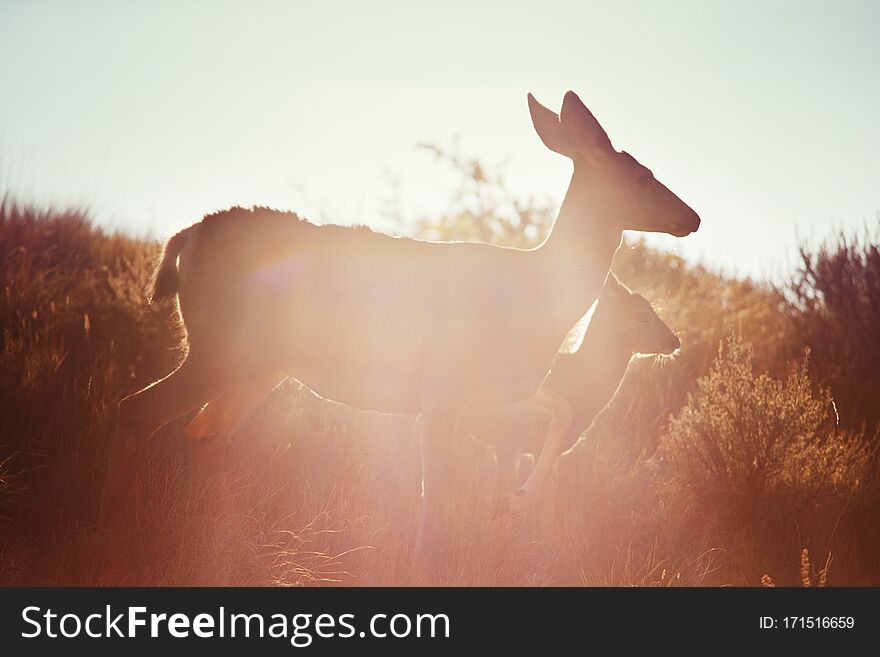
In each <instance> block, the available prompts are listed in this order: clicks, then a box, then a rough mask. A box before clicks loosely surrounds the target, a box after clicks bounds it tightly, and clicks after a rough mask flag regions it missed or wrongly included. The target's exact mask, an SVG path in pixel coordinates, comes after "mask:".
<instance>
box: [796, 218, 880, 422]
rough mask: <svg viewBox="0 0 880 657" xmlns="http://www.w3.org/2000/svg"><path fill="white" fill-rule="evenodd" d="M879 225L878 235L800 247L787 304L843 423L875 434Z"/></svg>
mask: <svg viewBox="0 0 880 657" xmlns="http://www.w3.org/2000/svg"><path fill="white" fill-rule="evenodd" d="M878 236H880V225H878V227H877V228H876V229H875V234H874V235H871V234H870V232H866V233H865V234H863V235H862V236H856V237H847V236H846V235H844V234H840V235H839V236H838V237H837V239H836V240H833V241H830V242H828V243H826V244H823V245H822V246H820V247H819V248H818V249H817V250H816V251H814V252H813V251H810V250H808V249H806V248H802V249H801V254H800V255H801V265H800V268H799V269H798V272H797V274H796V275H795V277H794V278H793V280H792V281H791V283H790V284H789V285H788V288H787V290H786V291H787V304H786V309H787V311H788V313H789V314H790V316H791V318H792V320H793V321H794V323H795V325H796V327H797V335H798V336H800V339H801V342H802V344H804V345H806V346H809V347H810V349H811V350H812V354H813V365H814V367H815V368H816V371H818V372H820V373H821V376H822V378H823V380H824V381H827V383H828V385H829V386H830V388H831V390H832V392H833V393H834V398H835V400H836V402H837V404H838V409H839V411H840V419H841V424H843V426H847V427H854V428H858V427H860V426H861V425H862V424H863V423H864V424H865V425H866V428H867V429H868V433H869V434H871V433H872V432H873V430H874V429H875V428H877V427H878V425H880V404H878V403H877V399H878V398H880V379H878V377H877V372H878V371H880V339H878V338H880V304H878V303H877V300H878V299H880V245H878V243H877V237H878Z"/></svg>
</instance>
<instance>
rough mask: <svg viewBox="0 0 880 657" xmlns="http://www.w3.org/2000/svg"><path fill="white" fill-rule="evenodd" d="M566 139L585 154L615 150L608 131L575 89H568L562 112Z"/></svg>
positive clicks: (563, 100) (561, 117) (561, 116)
mask: <svg viewBox="0 0 880 657" xmlns="http://www.w3.org/2000/svg"><path fill="white" fill-rule="evenodd" d="M560 119H561V124H562V131H563V133H564V135H565V140H566V141H567V142H568V143H570V144H571V145H572V146H573V147H574V148H576V149H577V150H579V151H581V152H582V153H585V154H591V153H597V152H599V153H608V152H614V147H613V146H612V145H611V140H610V139H608V133H606V132H605V130H604V129H603V128H602V126H601V125H599V122H598V121H597V120H596V117H595V116H593V113H592V112H590V110H588V109H587V106H586V105H584V104H583V102H581V99H580V98H578V95H577V94H576V93H575V92H573V91H566V92H565V98H563V99H562V111H561V112H560Z"/></svg>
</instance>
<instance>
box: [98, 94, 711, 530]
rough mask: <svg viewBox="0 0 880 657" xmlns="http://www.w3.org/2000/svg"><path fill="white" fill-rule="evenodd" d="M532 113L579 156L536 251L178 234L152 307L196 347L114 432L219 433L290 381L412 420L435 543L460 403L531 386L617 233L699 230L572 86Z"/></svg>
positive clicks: (336, 234) (311, 230) (324, 230)
mask: <svg viewBox="0 0 880 657" xmlns="http://www.w3.org/2000/svg"><path fill="white" fill-rule="evenodd" d="M529 108H530V111H531V114H532V120H533V123H534V125H535V128H536V130H537V132H538V134H539V136H540V137H541V139H542V140H543V141H544V143H545V144H546V145H547V146H548V147H549V148H550V149H551V150H554V151H556V152H559V153H562V154H564V155H566V156H567V157H569V158H570V159H571V160H572V162H573V163H574V173H573V175H572V180H571V184H570V186H569V189H568V192H567V193H566V196H565V200H564V202H563V204H562V207H561V209H560V213H559V217H558V218H557V221H556V224H555V225H554V229H553V231H552V233H551V235H550V236H549V237H548V239H547V240H546V241H545V242H544V244H542V245H541V246H540V247H538V248H536V249H533V250H528V251H525V250H517V249H508V248H501V247H496V246H490V245H486V244H476V243H432V242H424V241H419V240H412V239H406V238H393V237H390V236H386V235H381V234H377V233H374V232H372V231H369V230H367V229H363V228H350V227H340V226H316V225H314V224H310V223H308V222H306V221H304V220H300V219H299V218H297V217H296V216H295V215H292V214H285V213H281V212H275V211H271V210H261V209H258V210H254V211H247V210H242V209H232V210H230V211H227V212H221V213H218V214H215V215H211V216H208V217H206V218H205V219H203V220H202V221H201V222H199V223H198V224H195V225H194V226H191V227H190V228H188V229H186V230H184V231H182V232H181V233H179V234H178V235H176V236H174V237H173V238H172V239H171V240H169V242H168V244H167V245H166V249H165V254H164V257H163V260H162V263H161V265H160V267H159V269H158V270H157V277H156V285H155V293H154V299H155V300H157V301H158V300H162V299H163V298H170V297H173V296H174V295H175V294H177V298H178V303H179V308H180V313H181V317H182V319H183V322H184V324H185V327H186V330H187V342H188V346H189V351H188V353H187V356H186V359H185V360H184V362H183V363H182V364H181V365H180V367H179V368H178V369H177V370H175V371H174V372H172V373H171V374H170V375H168V376H167V377H165V378H164V379H162V380H160V381H157V382H156V383H154V384H152V385H151V386H148V387H146V388H144V389H143V390H141V391H139V392H137V393H135V394H134V395H131V396H129V397H128V398H126V399H124V400H123V401H122V403H121V405H120V435H121V436H126V437H128V439H129V440H132V439H134V440H135V441H137V440H138V439H140V440H143V439H145V438H147V437H148V436H149V435H150V434H152V433H153V432H155V430H156V429H158V428H159V427H160V426H161V425H163V424H165V423H166V422H168V421H169V420H171V419H173V418H174V417H177V416H179V415H182V414H183V413H186V412H187V411H190V410H194V409H197V408H199V407H201V406H203V405H205V404H207V405H206V406H205V407H204V408H203V410H202V411H201V413H200V414H199V415H198V416H197V417H196V419H195V420H194V421H193V422H192V423H191V425H190V427H188V433H189V434H190V435H193V436H199V435H204V434H205V433H209V432H211V431H217V429H218V426H217V424H218V421H217V418H220V419H221V420H222V421H223V423H225V426H223V427H221V430H222V431H223V432H226V433H228V432H230V431H232V430H234V428H235V426H237V424H239V423H240V422H241V421H243V420H244V419H245V418H246V417H247V416H248V415H249V414H250V412H251V411H252V410H253V408H254V407H255V405H256V404H258V403H259V401H260V399H261V398H262V397H265V395H267V394H268V393H269V392H270V391H271V389H272V388H273V387H274V385H276V384H277V383H278V382H279V381H280V380H281V379H283V378H284V377H285V376H292V377H294V378H296V379H298V380H299V381H300V382H301V383H303V384H305V385H306V386H308V387H309V388H311V389H312V390H314V391H315V392H316V393H318V394H319V395H321V396H324V397H326V398H328V399H332V400H333V401H337V402H341V403H344V404H349V405H351V406H355V407H360V408H365V409H370V410H376V411H384V412H394V413H407V414H420V415H421V416H422V446H423V480H424V494H423V513H422V524H421V528H420V534H419V535H420V544H421V545H425V544H428V545H430V544H432V543H434V542H435V541H437V540H439V539H441V538H442V530H441V529H440V527H441V523H439V522H438V518H439V517H440V515H441V508H442V499H443V497H444V494H443V490H442V489H443V487H444V483H445V481H446V480H447V477H446V474H445V473H446V472H447V469H448V466H449V460H450V454H449V453H448V445H449V443H450V442H451V438H452V434H453V432H454V430H455V426H456V424H457V422H458V418H459V415H460V414H461V412H462V410H463V409H465V408H469V407H476V406H481V405H490V404H503V403H507V402H513V401H516V400H520V399H525V398H528V397H529V396H530V395H533V394H534V393H535V392H536V391H537V390H538V388H539V386H540V384H541V382H542V381H543V379H544V377H545V376H546V374H547V371H548V370H549V369H550V365H551V364H552V362H553V359H554V358H555V356H556V353H557V350H558V349H559V346H560V345H561V343H562V341H563V339H564V338H565V335H566V333H567V332H568V330H569V329H570V327H571V326H572V325H573V324H574V323H575V322H576V321H577V320H578V319H579V318H580V317H581V316H582V315H583V314H584V313H585V312H586V311H587V309H588V308H589V307H590V305H591V304H592V303H593V301H594V300H595V298H596V296H597V294H598V293H599V291H600V289H601V287H602V284H603V281H604V279H605V276H606V274H607V271H608V268H609V266H610V264H611V259H612V257H613V255H614V251H615V250H616V248H617V247H618V245H619V243H620V240H621V236H622V231H623V230H624V229H627V228H628V229H634V230H658V231H664V232H670V233H672V234H675V235H686V234H688V233H690V232H693V231H694V230H696V229H697V227H698V225H699V217H698V216H697V215H696V213H695V212H694V211H693V210H691V209H690V208H689V207H688V206H687V205H685V204H684V203H683V202H682V201H681V200H680V199H678V197H676V196H675V195H674V194H673V193H672V192H670V191H669V190H668V189H666V188H665V187H663V185H661V184H660V183H659V182H657V181H656V180H655V179H654V178H653V176H652V175H651V173H650V171H648V170H647V169H646V168H645V167H643V166H642V165H640V164H638V163H637V162H636V161H635V160H634V159H633V158H632V157H631V156H629V155H627V154H625V153H618V152H617V151H615V150H614V149H613V147H612V146H611V143H610V141H609V140H608V137H607V135H606V134H605V132H604V130H602V128H601V126H600V125H599V124H598V122H597V121H596V120H595V118H594V117H593V115H592V114H591V113H590V112H589V110H588V109H587V108H586V107H585V106H584V105H583V103H581V101H580V99H579V98H577V96H576V95H575V94H574V93H572V92H569V93H568V94H566V96H565V99H564V102H563V107H562V112H561V114H560V115H557V114H556V113H554V112H552V111H551V110H549V109H547V108H545V107H543V106H542V105H540V104H539V103H537V101H535V100H534V98H533V97H531V95H530V96H529ZM178 259H179V263H178ZM134 444H135V445H136V444H137V442H135V443H134ZM123 452H127V456H125V457H119V458H117V459H116V460H115V462H114V463H111V466H110V478H111V480H115V484H114V482H113V481H109V482H108V486H106V487H105V499H106V498H108V497H109V498H110V499H114V496H118V495H119V490H120V488H121V485H122V484H124V483H125V481H126V480H127V477H128V476H129V471H130V470H131V465H132V460H133V458H134V457H135V456H136V453H135V452H134V450H131V449H129V448H126V447H125V446H123ZM114 489H115V491H114ZM108 490H109V491H111V492H109V493H108Z"/></svg>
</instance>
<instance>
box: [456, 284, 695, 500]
mask: <svg viewBox="0 0 880 657" xmlns="http://www.w3.org/2000/svg"><path fill="white" fill-rule="evenodd" d="M679 346H681V343H680V342H679V339H678V337H677V336H676V335H675V333H674V332H673V331H672V329H670V328H669V327H668V326H667V325H666V324H665V323H664V322H663V320H662V319H660V317H658V316H657V313H655V312H654V309H653V308H652V307H651V304H650V303H649V302H648V300H647V299H645V298H644V297H643V296H642V295H640V294H638V293H637V292H632V291H631V290H629V288H627V287H626V286H625V285H623V284H622V283H620V281H618V280H617V277H616V276H615V275H614V274H613V273H612V272H608V278H607V279H606V280H605V286H604V287H603V288H602V292H601V293H600V294H599V301H598V303H597V304H596V308H595V310H594V311H593V316H592V317H591V319H590V323H589V324H588V325H587V329H586V332H585V334H584V339H583V342H582V343H581V347H580V348H579V349H578V350H577V351H576V352H574V353H571V354H568V353H562V354H559V356H558V357H557V358H556V362H555V363H553V368H552V369H551V370H550V374H549V375H548V376H547V378H546V379H545V380H544V383H543V384H542V385H541V388H540V390H539V391H538V393H536V395H535V396H534V397H531V398H530V399H527V400H524V401H521V402H516V403H514V404H507V405H504V406H494V407H491V408H481V409H473V410H469V411H466V412H465V413H464V414H463V416H462V418H461V420H460V422H459V426H458V430H459V432H462V433H469V434H470V435H472V436H473V437H475V438H477V439H478V440H480V441H482V442H485V443H487V444H489V445H491V446H492V447H493V448H494V450H495V455H496V459H497V464H498V481H497V486H498V494H499V495H498V497H499V498H502V497H503V496H504V495H506V494H508V493H510V492H511V491H512V490H513V489H514V488H515V484H514V482H515V480H516V461H517V459H518V457H519V455H520V454H521V453H531V454H533V455H536V456H538V459H537V462H536V464H535V467H534V469H533V470H532V472H531V474H530V475H529V478H528V480H527V481H526V482H525V484H524V485H523V486H522V487H521V488H519V489H517V490H516V494H515V495H514V496H512V497H509V498H507V500H508V502H509V504H510V506H511V510H513V511H519V510H521V509H523V508H524V507H525V506H526V505H527V504H530V503H533V502H535V501H537V500H538V499H540V497H541V495H542V493H543V491H544V486H545V481H546V479H547V477H548V475H549V474H550V472H551V470H552V468H553V465H554V463H555V461H556V457H557V456H559V455H560V454H561V453H563V452H565V451H566V450H568V449H570V448H571V447H572V445H574V444H575V442H576V441H577V440H578V438H579V437H580V435H581V434H582V433H583V432H584V431H586V429H588V428H589V426H590V425H591V424H592V422H593V419H594V418H595V417H596V415H597V414H598V413H599V412H600V411H601V410H602V409H603V408H605V406H606V405H607V404H608V403H609V401H610V400H611V399H612V397H614V395H615V393H616V392H617V389H618V387H619V386H620V382H621V381H622V379H623V376H624V374H625V373H626V370H627V366H628V365H629V362H630V360H631V359H632V357H633V356H634V355H635V354H665V355H668V354H671V353H673V352H674V351H675V350H676V349H678V348H679Z"/></svg>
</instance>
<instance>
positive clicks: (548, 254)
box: [539, 168, 623, 321]
mask: <svg viewBox="0 0 880 657" xmlns="http://www.w3.org/2000/svg"><path fill="white" fill-rule="evenodd" d="M585 176H586V174H584V173H583V172H581V171H580V170H578V169H577V168H576V169H575V172H574V174H573V175H572V178H571V183H570V184H569V187H568V191H567V192H566V194H565V198H564V199H563V201H562V205H561V207H560V208H559V215H558V216H557V218H556V222H555V223H554V224H553V229H552V230H551V232H550V235H548V237H547V239H546V240H545V241H544V243H543V244H542V245H541V247H540V248H539V251H540V253H541V255H542V258H543V262H544V270H545V271H546V272H547V273H548V275H549V277H550V280H551V281H552V283H551V284H552V285H553V286H554V287H555V289H556V290H558V291H559V293H560V294H561V295H563V296H564V297H565V298H567V299H569V300H570V301H571V302H572V303H573V304H574V306H575V307H576V308H577V309H578V310H579V314H578V316H577V317H576V318H575V321H576V320H577V319H579V318H580V316H581V315H583V313H584V312H586V310H587V308H588V307H589V306H590V305H591V304H592V303H593V301H594V300H595V299H596V297H597V296H598V294H599V291H600V290H601V289H602V285H603V284H604V282H605V277H606V275H607V273H608V270H609V269H610V268H611V261H612V259H613V258H614V252H615V251H616V250H617V247H618V246H620V240H621V238H622V236H623V231H622V230H621V229H619V228H617V227H615V226H614V225H613V224H612V223H611V222H609V221H608V219H607V217H606V216H603V215H604V214H605V213H604V212H603V211H602V208H601V205H600V203H599V200H598V198H597V195H596V193H595V189H594V188H593V186H591V185H590V184H589V183H588V180H586V178H585ZM584 304H586V306H585V307H583V308H581V306H583V305H584Z"/></svg>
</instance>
